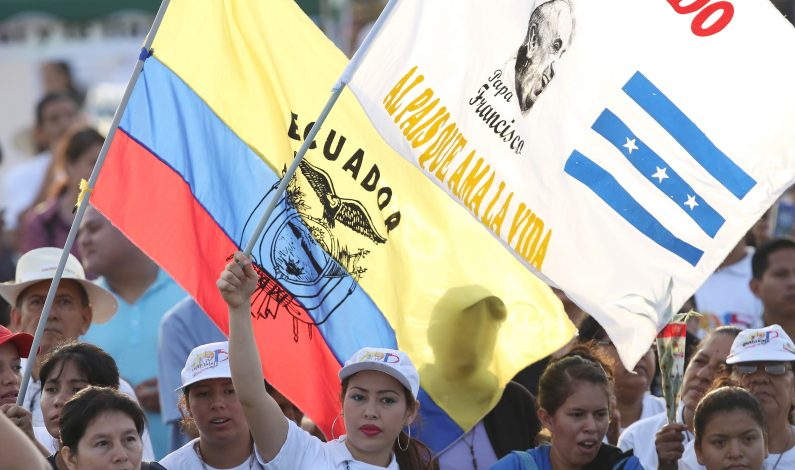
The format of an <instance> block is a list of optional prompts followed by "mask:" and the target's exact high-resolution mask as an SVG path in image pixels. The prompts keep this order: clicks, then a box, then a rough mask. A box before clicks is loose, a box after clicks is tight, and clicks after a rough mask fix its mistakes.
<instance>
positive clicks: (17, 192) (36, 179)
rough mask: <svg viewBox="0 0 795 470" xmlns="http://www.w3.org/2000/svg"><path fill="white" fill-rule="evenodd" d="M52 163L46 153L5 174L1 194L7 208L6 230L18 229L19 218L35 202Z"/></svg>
mask: <svg viewBox="0 0 795 470" xmlns="http://www.w3.org/2000/svg"><path fill="white" fill-rule="evenodd" d="M51 161H52V154H51V153H50V152H49V151H44V152H42V153H40V154H38V155H36V156H35V157H33V158H31V159H29V160H25V161H23V162H21V163H18V164H16V165H14V166H13V167H11V168H9V170H8V172H7V173H6V174H5V177H4V178H3V182H2V187H1V188H0V192H2V204H3V207H4V208H5V213H4V214H3V219H4V222H5V228H6V230H13V229H15V228H17V225H18V222H19V216H20V215H22V212H24V211H25V210H26V209H27V208H29V207H30V206H31V205H32V204H33V202H34V201H35V199H36V196H37V195H38V194H39V190H40V189H41V186H42V184H44V177H45V176H46V175H47V168H48V167H49V166H50V162H51Z"/></svg>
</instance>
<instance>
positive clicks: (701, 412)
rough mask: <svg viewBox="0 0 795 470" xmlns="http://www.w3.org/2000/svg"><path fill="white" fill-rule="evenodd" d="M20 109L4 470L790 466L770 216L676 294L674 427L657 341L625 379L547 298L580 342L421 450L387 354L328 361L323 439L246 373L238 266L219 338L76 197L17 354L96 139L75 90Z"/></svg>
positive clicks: (245, 283) (793, 379)
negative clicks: (681, 338)
mask: <svg viewBox="0 0 795 470" xmlns="http://www.w3.org/2000/svg"><path fill="white" fill-rule="evenodd" d="M776 4H777V6H779V8H782V9H783V8H792V7H793V4H792V3H787V2H786V1H780V2H776ZM34 121H35V133H34V134H35V136H36V148H37V150H38V151H39V153H38V154H37V155H36V156H35V157H33V158H31V159H30V160H29V161H26V162H24V163H23V164H20V165H18V166H17V167H14V168H12V169H11V170H9V171H7V172H5V178H4V179H3V181H2V182H1V185H0V194H4V195H5V197H4V200H5V201H6V203H7V205H6V207H4V213H3V223H2V236H1V237H0V277H2V278H0V281H7V282H3V283H2V284H0V297H2V299H3V301H4V302H5V304H4V305H3V306H0V443H2V444H0V445H2V449H3V450H2V453H0V469H6V468H8V469H37V468H42V469H50V468H54V469H60V470H63V469H69V470H76V469H81V470H93V469H138V468H141V469H162V468H165V469H170V470H182V469H184V470H192V469H195V470H213V469H235V470H243V469H249V470H251V469H271V470H279V469H285V470H286V469H296V470H297V469H310V470H314V469H329V470H332V469H333V470H374V469H382V468H388V469H392V470H397V469H400V470H431V469H441V470H469V469H473V470H485V469H489V468H492V469H497V470H501V469H540V470H545V469H551V470H564V469H624V470H632V469H643V468H645V469H654V468H661V469H708V470H713V469H724V468H735V467H736V468H749V469H753V470H759V469H763V468H764V469H767V470H776V469H778V470H784V469H795V450H793V448H795V372H794V371H793V367H794V366H795V344H794V343H793V341H792V340H791V338H792V337H795V240H793V239H791V238H788V237H779V238H775V237H773V236H772V228H773V227H772V226H771V224H773V223H774V222H775V221H773V220H771V216H770V214H769V213H768V214H765V216H764V217H763V218H762V219H761V220H760V221H759V223H757V224H756V226H754V228H753V229H752V230H751V231H750V232H749V234H748V236H747V237H746V238H744V239H743V240H741V241H740V242H739V243H738V244H737V245H736V246H735V247H733V249H732V250H731V251H730V252H729V254H728V255H727V257H726V260H725V261H724V262H723V263H722V264H721V265H720V267H719V268H718V269H717V271H716V272H715V273H714V274H712V275H711V276H710V277H709V279H707V281H706V283H705V284H704V285H703V286H702V287H701V288H700V289H699V290H698V291H697V292H696V293H695V295H694V296H693V298H692V299H690V301H689V302H688V303H687V304H686V306H685V307H683V309H684V310H685V311H686V310H690V309H694V310H698V311H700V312H702V313H703V315H701V316H698V317H694V319H693V320H691V321H690V322H689V323H688V333H687V341H686V351H685V364H686V367H685V373H684V378H683V383H682V386H681V390H680V402H679V407H678V409H677V410H676V413H675V416H676V420H675V421H674V422H669V419H668V416H667V413H666V401H665V400H664V399H663V397H662V386H661V383H660V376H661V372H660V365H659V358H658V354H657V352H656V349H655V347H654V344H650V345H649V350H648V352H647V353H646V354H645V355H643V357H642V358H641V359H640V361H639V362H638V364H637V365H636V366H635V368H634V369H633V370H627V368H625V367H624V365H623V364H622V363H621V361H620V360H619V354H618V350H617V347H618V346H617V344H618V343H619V342H618V341H615V340H617V338H611V337H610V336H609V334H608V333H607V332H606V331H605V329H604V328H602V326H601V325H600V324H599V323H598V321H597V320H596V319H595V318H593V317H591V316H589V315H588V312H584V311H582V310H581V309H579V308H578V307H577V306H576V305H575V304H573V303H572V302H571V301H569V299H567V298H566V296H565V294H564V293H562V292H559V291H558V294H559V296H560V298H561V300H562V301H563V304H564V307H565V309H566V311H567V313H568V315H569V318H570V319H571V320H572V322H573V323H574V324H575V325H576V326H577V327H578V331H579V333H578V336H577V337H576V338H574V339H573V340H572V342H571V343H569V345H567V346H566V347H565V348H563V349H561V350H560V351H557V352H555V353H554V354H552V355H550V356H549V357H547V358H544V359H543V360H541V361H538V362H536V363H534V364H528V365H527V367H526V368H525V369H524V370H522V371H521V372H519V373H518V374H517V375H516V377H515V378H514V380H513V381H511V382H509V383H508V384H507V385H506V387H505V389H504V392H503V395H502V398H501V399H500V400H499V402H498V403H497V404H496V406H495V407H494V408H493V409H492V410H491V411H490V412H489V413H488V414H487V415H486V416H484V417H483V419H482V420H481V421H479V422H478V423H477V424H476V425H475V426H474V427H473V428H472V429H468V430H464V431H465V432H464V433H463V435H462V436H461V437H460V438H459V439H458V440H456V441H455V442H453V443H452V444H451V445H450V446H449V447H448V448H446V449H443V450H440V451H439V449H435V450H436V451H438V452H434V451H432V450H431V449H430V448H429V447H427V446H426V445H425V444H423V442H422V438H421V437H419V438H418V435H417V430H418V429H419V430H421V431H422V434H421V435H428V434H429V433H433V432H434V430H433V429H430V428H429V427H428V426H427V424H426V425H423V423H421V422H420V421H421V420H420V419H419V416H420V410H421V409H422V406H423V404H422V403H421V402H420V401H419V399H418V396H419V390H420V381H421V379H420V376H421V374H420V372H419V371H418V370H417V368H416V367H415V366H414V364H413V363H412V361H411V359H410V358H409V357H408V355H406V354H405V353H404V352H401V351H399V350H392V349H383V348H376V347H367V348H363V349H361V350H360V351H358V352H356V353H355V354H354V355H353V356H352V357H350V358H349V360H348V361H346V362H345V364H344V365H343V367H342V368H341V369H340V371H339V383H337V384H333V387H334V392H335V393H338V394H339V397H340V416H339V420H340V425H339V426H338V427H336V428H335V429H343V428H344V429H345V430H347V434H344V435H342V436H336V435H324V434H323V433H322V432H321V431H320V430H319V429H318V428H317V427H316V426H315V425H314V424H313V423H312V422H311V420H310V419H309V417H307V416H304V414H303V413H302V411H301V410H300V409H299V407H297V406H296V405H295V404H293V403H291V402H290V400H289V399H288V398H287V397H285V396H284V395H282V394H281V393H280V392H279V390H277V389H275V388H274V387H273V386H271V385H270V384H269V383H268V382H267V381H266V378H265V377H264V376H263V372H262V370H263V368H262V362H261V361H262V359H261V357H260V354H259V352H258V348H257V345H256V343H255V341H254V336H253V332H252V325H251V321H250V318H251V316H250V310H251V305H250V298H251V294H252V292H253V291H254V289H255V288H256V285H257V281H258V278H257V273H256V271H255V270H254V269H253V267H252V264H251V260H250V259H249V258H248V257H246V256H244V255H243V254H242V253H236V254H235V255H234V259H232V260H231V261H230V262H229V264H228V265H227V266H226V268H225V270H224V271H223V272H222V273H219V280H218V284H217V287H218V289H219V291H220V293H221V295H222V297H223V298H224V300H225V301H226V303H227V305H228V308H229V337H228V338H227V337H226V336H225V335H224V333H223V332H222V331H221V330H220V329H219V328H218V327H217V326H216V325H215V324H214V323H213V322H212V321H211V320H210V318H209V316H208V315H207V314H206V313H205V312H204V311H202V309H201V307H200V306H199V305H198V304H197V303H196V302H195V301H193V300H192V298H191V297H190V296H189V295H188V293H186V292H185V291H184V290H182V289H181V288H180V287H179V286H178V285H177V284H176V283H175V282H174V280H173V279H171V278H170V277H169V276H168V274H167V273H166V272H164V271H163V270H162V269H160V268H159V267H158V265H157V264H156V263H154V262H153V261H152V260H151V259H149V258H148V257H147V256H146V255H145V254H144V253H143V252H141V251H140V250H139V249H138V248H137V247H136V246H135V245H134V244H133V243H132V242H131V241H130V240H128V239H127V238H126V237H125V236H124V234H122V233H121V232H120V231H119V230H118V229H117V228H116V227H114V226H113V224H112V223H111V222H110V221H109V220H107V219H106V218H105V217H104V216H103V215H102V214H101V213H100V212H99V211H97V210H96V209H94V208H93V207H89V208H88V210H87V211H86V213H85V216H84V218H83V220H82V221H81V223H80V227H79V234H78V239H77V243H76V244H75V245H74V246H73V247H72V250H71V254H70V255H69V258H68V260H67V263H66V267H65V270H64V274H63V279H62V280H61V282H60V284H59V286H58V289H57V291H56V295H55V298H54V302H53V306H52V310H51V312H50V314H49V316H48V317H47V319H46V323H45V325H44V329H43V334H42V336H41V342H40V344H39V349H38V351H31V348H32V344H33V335H34V334H35V332H36V329H37V326H38V324H39V321H40V318H41V314H42V310H43V307H44V303H45V298H46V296H47V293H48V290H49V288H50V285H51V281H52V278H53V275H54V272H55V269H56V266H57V264H58V261H59V258H60V256H61V250H62V248H60V247H63V246H64V243H65V241H66V237H67V233H68V231H69V228H70V226H71V225H72V223H73V221H74V213H73V210H72V208H73V205H74V201H75V199H76V197H77V194H78V192H79V189H78V188H79V182H80V181H81V180H82V179H88V177H89V175H90V173H91V170H92V168H93V166H94V163H95V162H96V160H97V157H98V155H99V152H100V149H101V147H102V144H103V141H104V137H103V136H102V135H101V134H100V133H99V132H98V131H97V130H96V129H93V128H92V127H90V126H88V125H87V124H86V123H85V122H84V121H83V120H82V118H81V115H80V97H79V96H77V95H76V94H75V93H74V90H69V89H64V90H54V91H51V92H49V93H48V94H47V95H46V96H44V97H43V98H42V99H41V100H40V101H39V103H38V104H37V106H36V108H35V116H34ZM790 193H791V194H790V197H793V195H795V191H792V190H791V191H790ZM793 199H795V197H793ZM33 352H35V353H37V354H36V355H35V359H32V360H31V361H30V364H31V370H32V374H31V380H30V383H29V385H28V387H27V388H26V389H25V390H24V400H23V401H22V403H21V404H20V405H17V401H18V397H19V395H20V393H23V391H22V390H21V387H22V371H23V369H24V368H25V367H26V366H27V365H28V358H29V357H31V354H32V353H33ZM385 357H389V358H390V359H391V360H390V361H384V360H383V359H384V358H385ZM265 359H266V360H267V358H265ZM462 393H465V392H462ZM463 398H464V399H466V397H463Z"/></svg>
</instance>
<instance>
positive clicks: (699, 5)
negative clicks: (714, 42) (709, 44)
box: [668, 0, 734, 37]
mask: <svg viewBox="0 0 795 470" xmlns="http://www.w3.org/2000/svg"><path fill="white" fill-rule="evenodd" d="M687 1H688V0H668V4H669V5H671V7H672V8H673V9H674V11H675V12H676V13H678V14H680V15H689V14H691V13H696V12H698V13H697V14H696V16H695V17H693V21H692V22H691V23H690V30H691V31H692V32H693V34H695V35H696V36H699V37H707V36H712V35H713V34H717V33H719V32H721V31H723V29H724V28H725V27H726V26H727V25H728V24H729V23H730V22H731V20H732V18H733V17H734V5H732V4H731V2H728V1H726V0H722V1H719V2H715V3H709V2H710V0H690V3H685V2H687ZM683 3H685V4H684V5H683ZM716 14H719V15H720V16H718V17H717V19H715V20H714V21H712V23H711V24H710V25H709V26H705V25H706V24H707V22H708V21H710V19H712V17H713V16H714V15H716Z"/></svg>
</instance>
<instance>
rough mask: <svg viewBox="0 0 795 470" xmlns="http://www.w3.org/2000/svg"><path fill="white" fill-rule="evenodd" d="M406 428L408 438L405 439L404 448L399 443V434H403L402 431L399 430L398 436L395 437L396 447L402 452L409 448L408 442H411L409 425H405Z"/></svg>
mask: <svg viewBox="0 0 795 470" xmlns="http://www.w3.org/2000/svg"><path fill="white" fill-rule="evenodd" d="M406 429H408V433H407V434H408V439H407V440H406V447H405V448H403V446H401V445H400V434H403V433H402V432H401V433H400V434H398V438H397V445H398V449H400V450H402V451H403V452H406V451H407V450H409V444H410V443H411V426H407V427H406Z"/></svg>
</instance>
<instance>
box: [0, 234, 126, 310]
mask: <svg viewBox="0 0 795 470" xmlns="http://www.w3.org/2000/svg"><path fill="white" fill-rule="evenodd" d="M62 252H63V249H62V248H53V247H45V248H36V249H35V250H30V251H28V252H27V253H25V254H24V255H22V257H20V258H19V262H18V263H17V272H16V279H15V280H13V281H8V282H4V283H2V284H0V296H2V297H3V298H4V299H5V300H6V302H8V303H9V304H11V306H12V307H13V306H14V305H16V303H17V297H19V294H21V293H22V291H24V290H25V289H27V288H28V287H30V286H31V285H33V284H36V283H37V282H41V281H50V280H52V278H53V277H55V271H56V270H57V269H58V262H59V261H60V260H61V253H62ZM62 278H63V279H71V280H73V281H77V282H78V283H79V284H80V285H81V286H83V289H85V290H86V294H87V295H88V303H89V305H91V312H92V319H91V321H92V322H93V323H105V322H106V321H108V320H110V318H111V317H112V316H113V314H114V313H116V309H118V308H119V303H118V302H117V301H116V297H115V296H114V295H113V294H111V293H110V292H109V291H107V290H105V289H104V288H102V287H101V286H99V285H97V284H95V283H93V282H91V281H89V280H87V279H86V273H85V271H83V266H81V265H80V262H79V261H78V260H77V258H75V257H74V255H72V254H71V253H70V254H69V257H68V258H67V259H66V265H65V266H64V270H63V276H62Z"/></svg>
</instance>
